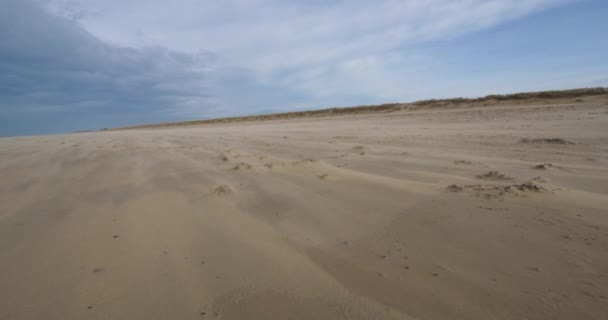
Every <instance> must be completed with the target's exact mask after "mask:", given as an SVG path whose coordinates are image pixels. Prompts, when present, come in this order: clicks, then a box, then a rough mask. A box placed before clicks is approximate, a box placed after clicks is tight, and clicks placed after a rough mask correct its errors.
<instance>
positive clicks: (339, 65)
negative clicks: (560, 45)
mask: <svg viewBox="0 0 608 320" xmlns="http://www.w3.org/2000/svg"><path fill="white" fill-rule="evenodd" d="M46 1H49V2H48V3H49V4H50V7H54V8H58V7H59V8H63V9H62V10H63V11H64V12H78V13H79V19H80V20H79V21H80V22H81V23H82V24H83V25H84V26H85V27H86V28H87V30H89V31H90V32H92V33H93V34H95V35H96V36H98V37H100V38H101V39H104V40H106V41H109V42H112V43H117V44H120V45H125V46H136V47H138V46H149V45H155V46H165V47H168V48H171V49H173V50H178V51H183V52H197V51H200V50H208V51H212V52H214V53H215V54H216V56H217V57H219V58H218V61H216V65H215V68H216V70H217V71H218V72H222V69H223V68H230V69H234V68H238V69H242V70H244V71H246V72H250V73H251V74H250V75H247V77H251V75H253V79H255V81H256V82H259V83H260V84H262V85H266V86H268V85H273V84H277V85H278V86H280V87H283V86H285V85H286V84H289V85H290V87H291V88H293V89H298V90H308V93H309V94H311V95H313V96H317V97H322V96H330V95H332V94H340V93H347V92H346V91H350V92H351V93H353V92H354V91H355V90H357V92H358V93H359V94H363V95H368V96H373V97H375V98H376V99H391V98H392V99H399V98H403V94H398V90H397V89H396V87H395V83H397V82H403V81H406V80H408V77H407V74H411V73H413V71H412V70H411V69H410V70H408V69H405V68H404V67H406V66H407V67H408V68H409V67H412V64H411V63H409V61H408V60H407V59H406V58H408V57H403V56H402V57H399V56H398V55H395V53H394V52H393V51H394V50H396V49H399V48H403V47H406V46H408V45H412V44H415V43H418V42H423V41H428V40H437V39H442V38H446V37H453V36H456V35H460V34H463V33H468V32H472V31H476V30H480V29H484V28H488V27H491V26H494V25H498V24H500V23H504V22H506V21H509V20H512V19H515V18H518V17H521V16H524V15H528V14H530V13H533V12H536V11H539V10H543V9H546V8H549V7H553V6H556V5H559V4H562V3H564V2H567V0H464V1H451V0H424V1H422V0H378V1H363V0H354V1H338V0H335V1H279V0H224V1H200V0H173V1H171V3H170V4H169V3H167V2H164V1H154V2H151V1H145V0H104V1H86V0H68V1H67V2H66V0H46ZM66 8H67V9H66ZM70 8H71V9H70ZM55 11H61V10H58V9H55ZM355 64H357V66H355ZM395 69H397V70H398V71H399V73H397V70H395ZM403 72H405V74H403ZM345 82H348V84H346V83H345Z"/></svg>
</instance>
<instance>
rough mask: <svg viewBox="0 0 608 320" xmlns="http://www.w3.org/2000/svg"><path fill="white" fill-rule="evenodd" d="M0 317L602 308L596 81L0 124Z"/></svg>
mask: <svg viewBox="0 0 608 320" xmlns="http://www.w3.org/2000/svg"><path fill="white" fill-rule="evenodd" d="M0 177H1V178H0V319H7V320H8V319H480V320H481V319H598V320H599V319H606V317H607V315H608V95H605V94H604V95H590V96H581V97H577V98H559V99H543V98H536V99H529V100H513V101H509V100H505V101H494V102H487V101H486V102H483V103H481V102H480V103H466V102H464V103H445V104H442V105H435V106H434V105H430V106H425V105H406V104H404V105H395V106H394V107H392V108H390V109H386V110H381V111H373V110H372V111H369V110H367V111H366V112H360V113H352V114H350V113H348V112H344V113H343V114H339V115H333V116H330V115H324V114H320V115H311V116H304V117H294V118H284V119H280V118H277V119H267V120H257V121H255V120H254V121H242V122H227V123H210V124H203V125H181V126H172V127H162V126H160V127H154V126H151V127H147V128H139V129H138V128H133V129H126V130H108V131H103V132H87V133H74V134H65V135H52V136H35V137H14V138H0Z"/></svg>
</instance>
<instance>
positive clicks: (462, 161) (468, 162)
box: [454, 160, 473, 165]
mask: <svg viewBox="0 0 608 320" xmlns="http://www.w3.org/2000/svg"><path fill="white" fill-rule="evenodd" d="M454 164H467V165H469V164H473V162H471V161H467V160H454Z"/></svg>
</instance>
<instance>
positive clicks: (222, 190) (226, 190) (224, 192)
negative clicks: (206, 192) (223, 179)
mask: <svg viewBox="0 0 608 320" xmlns="http://www.w3.org/2000/svg"><path fill="white" fill-rule="evenodd" d="M233 192H234V191H232V188H230V186H228V185H225V184H224V185H221V186H219V187H217V188H215V190H213V193H215V194H216V195H218V196H229V195H231V194H232V193H233Z"/></svg>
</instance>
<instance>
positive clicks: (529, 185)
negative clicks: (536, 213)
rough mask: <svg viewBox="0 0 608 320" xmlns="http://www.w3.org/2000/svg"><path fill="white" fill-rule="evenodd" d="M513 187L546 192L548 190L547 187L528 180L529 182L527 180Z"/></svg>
mask: <svg viewBox="0 0 608 320" xmlns="http://www.w3.org/2000/svg"><path fill="white" fill-rule="evenodd" d="M512 187H513V188H515V189H517V190H519V191H524V192H545V191H547V189H545V188H543V187H541V186H539V185H537V184H535V183H534V182H532V181H528V182H525V183H522V184H514V185H513V186H512Z"/></svg>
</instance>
